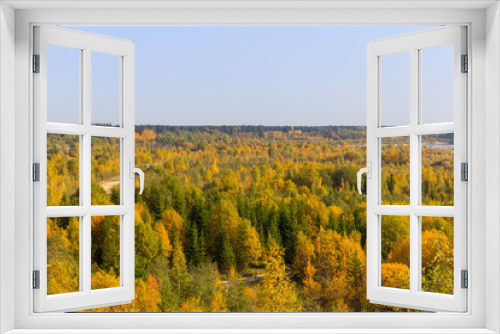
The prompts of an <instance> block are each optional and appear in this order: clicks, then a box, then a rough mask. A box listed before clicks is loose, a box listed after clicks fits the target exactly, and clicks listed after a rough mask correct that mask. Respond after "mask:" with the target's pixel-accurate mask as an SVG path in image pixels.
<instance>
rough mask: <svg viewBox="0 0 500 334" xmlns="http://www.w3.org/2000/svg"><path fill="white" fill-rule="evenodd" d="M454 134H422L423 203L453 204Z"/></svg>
mask: <svg viewBox="0 0 500 334" xmlns="http://www.w3.org/2000/svg"><path fill="white" fill-rule="evenodd" d="M453 140H454V135H453V133H448V134H442V135H425V136H421V143H422V205H440V206H453V199H454V143H453Z"/></svg>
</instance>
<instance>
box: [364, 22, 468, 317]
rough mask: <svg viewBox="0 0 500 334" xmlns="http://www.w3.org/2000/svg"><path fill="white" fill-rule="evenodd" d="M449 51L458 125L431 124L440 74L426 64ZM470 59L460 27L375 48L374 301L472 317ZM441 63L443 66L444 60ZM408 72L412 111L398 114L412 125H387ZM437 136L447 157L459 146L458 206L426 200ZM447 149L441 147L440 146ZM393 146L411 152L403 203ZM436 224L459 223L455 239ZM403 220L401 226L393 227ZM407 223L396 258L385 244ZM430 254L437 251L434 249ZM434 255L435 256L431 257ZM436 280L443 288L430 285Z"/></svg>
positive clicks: (455, 172)
mask: <svg viewBox="0 0 500 334" xmlns="http://www.w3.org/2000/svg"><path fill="white" fill-rule="evenodd" d="M445 47H446V48H448V50H451V51H450V52H449V57H448V58H446V59H447V60H446V59H445V60H446V63H445V64H444V65H443V66H444V67H447V66H449V69H450V70H449V73H450V74H449V78H450V80H449V85H450V87H445V88H447V89H449V92H450V101H451V102H450V103H449V104H448V106H449V109H450V111H449V113H450V115H452V116H451V117H450V120H451V122H442V123H441V122H428V120H429V119H436V117H435V116H436V115H430V116H429V115H426V116H425V119H424V118H423V117H422V114H423V113H425V112H427V113H428V112H429V108H427V105H425V103H424V99H425V98H427V96H428V94H430V93H429V90H428V89H427V90H426V88H427V87H426V86H425V85H427V84H428V83H429V81H428V80H429V78H430V79H431V80H432V75H433V74H434V73H429V71H428V72H426V73H425V75H426V77H425V80H423V72H424V71H425V70H428V68H424V67H423V61H424V60H425V61H426V62H427V61H429V60H430V61H432V57H433V55H435V54H436V53H433V52H432V51H433V50H437V49H438V48H445ZM466 54H467V48H466V27H458V26H454V27H443V28H438V29H431V30H428V31H424V32H417V33H412V34H406V35H401V36H396V37H391V38H384V39H380V40H374V41H371V42H370V43H369V44H368V48H367V57H368V59H367V70H368V76H367V85H368V87H367V94H368V96H367V104H368V106H367V113H368V115H367V162H368V166H367V168H366V169H364V171H366V172H367V298H368V299H369V300H370V302H372V303H376V304H383V305H389V306H398V307H408V308H413V309H421V310H430V311H458V312H462V311H466V298H467V290H466V289H465V288H463V286H462V277H463V275H465V274H466V272H463V271H465V270H466V269H467V262H466V248H467V247H466V245H467V237H466V224H467V200H466V196H467V194H466V190H467V182H465V181H466V180H463V177H462V175H461V174H462V171H464V172H465V170H464V169H465V168H466V165H465V166H464V165H463V163H467V138H466V128H467V125H466V124H467V118H466V110H467V74H466V72H467V71H468V69H467V63H465V62H464V61H466V60H467V57H466V56H465V55H466ZM394 55H400V56H401V57H407V58H406V59H407V60H408V61H407V66H406V65H405V66H399V67H398V69H397V70H394V71H392V72H391V69H390V67H391V62H390V59H391V58H390V57H392V56H394ZM384 58H385V59H384ZM436 61H437V60H436ZM439 61H441V63H442V62H443V59H441V58H440V60H439ZM426 64H427V63H426ZM452 66H453V68H452ZM403 72H406V73H407V78H408V80H409V83H407V87H409V88H408V89H409V92H408V101H409V106H406V104H405V105H404V107H403V108H401V109H399V110H397V113H408V114H409V121H408V123H407V124H401V125H399V124H398V125H395V124H394V123H396V122H394V123H391V122H390V121H387V119H388V117H389V116H388V114H389V112H388V113H387V114H386V115H385V116H386V117H384V110H389V109H390V108H389V107H390V106H388V105H390V102H387V101H388V100H390V99H391V98H395V96H390V94H391V93H392V91H395V90H397V89H392V91H391V89H386V90H384V87H385V86H384V83H385V82H386V81H384V80H386V79H388V77H390V76H391V75H392V76H394V75H400V74H402V73H403ZM384 75H385V77H384ZM400 86H401V85H400ZM403 86H404V85H403ZM451 86H452V87H451ZM393 88H394V87H393ZM400 88H401V87H400ZM423 92H425V94H427V95H425V94H423ZM431 93H435V92H431ZM443 108H444V107H443ZM423 109H425V112H424V110H423ZM436 109H437V112H436ZM393 111H394V110H393ZM443 111H444V110H443ZM439 112H440V110H439V108H435V109H434V110H433V111H432V112H431V113H436V114H437V113H439ZM426 120H427V122H425V121H426ZM429 138H446V139H447V141H446V144H447V145H442V147H445V148H444V149H443V152H444V150H446V149H448V150H450V147H451V150H452V154H453V155H454V156H453V157H452V158H449V160H448V162H446V164H447V165H445V166H448V167H449V172H448V174H449V175H444V177H445V178H446V179H448V180H451V187H454V188H453V189H452V190H451V191H450V196H451V195H453V199H452V201H451V202H450V201H449V202H447V203H444V202H443V203H439V202H438V204H436V202H434V203H433V202H432V201H430V202H429V200H428V196H427V195H426V196H427V197H426V198H425V201H424V196H423V190H422V189H423V184H424V180H423V179H425V178H427V177H428V176H426V175H424V174H422V173H423V167H422V166H423V159H428V158H427V156H426V155H425V154H427V153H424V150H425V149H427V148H428V147H433V148H435V147H434V146H432V144H429V143H431V142H430V141H429V140H428V139H429ZM450 138H451V141H450ZM435 144H436V143H435ZM391 145H392V146H391ZM398 145H399V146H400V147H399V149H398ZM439 145H440V143H439V142H438V143H437V146H436V147H438V146H439ZM389 147H392V149H393V152H400V153H399V154H402V153H401V152H406V153H407V158H408V164H407V165H406V166H403V165H402V166H400V167H399V168H400V169H404V168H408V170H409V173H408V174H409V175H406V178H407V179H408V180H407V181H408V183H407V184H408V186H409V187H407V189H408V188H409V189H408V190H407V194H404V191H405V190H403V187H402V188H401V189H400V190H399V191H400V192H401V196H400V200H395V199H394V198H392V199H391V200H388V199H387V198H386V197H384V196H385V195H384V193H385V192H384V187H388V181H387V180H388V178H387V177H388V175H389V177H392V175H390V174H391V172H390V171H384V168H386V166H384V159H385V158H384V157H385V155H384V154H385V152H386V151H385V150H387V149H388V148H389ZM405 147H406V148H405ZM426 152H427V151H426ZM438 152H440V151H438ZM423 154H424V155H423ZM448 157H449V155H448ZM444 160H445V159H443V161H442V162H440V163H441V165H440V163H436V162H434V164H428V165H427V167H426V170H427V171H426V173H428V172H429V168H430V169H435V170H436V171H437V170H438V169H439V168H441V170H446V168H444V169H443V168H442V166H443V164H444V163H445V162H444ZM408 166H409V167H408ZM360 172H361V171H360ZM430 172H432V171H430ZM396 173H398V172H396ZM400 173H402V172H401V171H400ZM403 174H404V173H403ZM398 177H400V181H401V178H404V177H402V176H401V175H399V176H398ZM426 182H427V181H426ZM427 186H428V185H426V187H427ZM393 191H396V192H397V191H398V190H394V189H393ZM439 191H440V190H437V192H436V193H439ZM441 191H442V190H441ZM426 194H427V193H426ZM429 220H432V221H448V222H449V221H451V222H452V223H451V226H452V227H451V230H450V231H448V232H447V236H442V237H441V235H444V233H443V232H442V231H439V227H429V226H428V222H429ZM395 221H397V222H398V224H399V226H396V225H397V224H394V225H391V222H395ZM402 224H403V225H404V224H407V231H408V233H407V234H406V235H404V237H400V238H399V239H397V240H396V241H395V242H394V244H397V246H396V247H398V249H399V255H396V253H395V252H396V251H394V249H395V247H394V245H393V248H392V250H391V252H393V253H392V254H389V253H388V251H387V249H384V247H386V246H385V245H386V242H385V241H386V240H384V238H388V237H387V235H389V234H391V233H392V232H394V231H392V232H391V229H398V228H399V229H400V230H401V229H402V227H401V226H402ZM424 229H425V230H424ZM394 233H399V232H394ZM408 241H409V245H408ZM405 247H406V250H405ZM432 247H434V248H432ZM430 248H432V249H433V251H429V249H430ZM429 254H433V257H432V258H429ZM391 257H392V258H391ZM424 262H425V263H424ZM405 266H407V267H405ZM404 268H406V270H405V269H404ZM408 271H409V272H408ZM433 275H434V276H433ZM432 279H435V282H432V281H431V282H429V280H432ZM408 280H409V282H408Z"/></svg>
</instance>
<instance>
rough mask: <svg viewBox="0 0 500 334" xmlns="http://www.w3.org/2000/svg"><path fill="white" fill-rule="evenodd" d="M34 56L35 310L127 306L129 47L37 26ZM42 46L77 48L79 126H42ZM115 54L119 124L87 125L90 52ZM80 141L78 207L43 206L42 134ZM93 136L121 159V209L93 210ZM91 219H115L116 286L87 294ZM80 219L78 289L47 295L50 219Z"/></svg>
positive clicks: (130, 282) (131, 250) (130, 248)
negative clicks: (114, 147)
mask: <svg viewBox="0 0 500 334" xmlns="http://www.w3.org/2000/svg"><path fill="white" fill-rule="evenodd" d="M33 40H34V54H37V55H39V57H40V58H39V59H40V64H39V73H36V75H34V76H33V84H34V96H33V97H34V99H33V103H34V111H35V112H34V118H33V121H34V127H33V130H34V139H35V140H34V145H33V146H34V147H33V152H34V162H35V163H39V166H40V171H39V174H40V175H39V178H40V180H39V181H38V182H36V183H35V184H34V185H33V192H34V196H33V203H34V215H33V222H34V224H33V225H34V238H35V239H34V248H33V249H34V258H33V264H34V270H38V271H39V273H40V274H39V280H40V281H39V289H34V295H35V296H34V310H35V312H53V311H73V310H82V309H88V308H92V307H102V306H110V305H119V304H128V303H130V301H131V300H132V299H134V298H135V290H134V287H135V259H134V254H135V243H134V241H135V236H134V230H135V215H134V212H135V204H134V200H135V191H134V183H135V182H134V179H132V178H131V177H130V176H132V177H134V174H133V172H132V170H131V169H132V168H133V164H134V162H135V117H134V116H135V115H134V44H133V43H131V42H130V41H127V40H123V39H119V38H113V37H108V36H101V35H97V34H90V33H86V32H82V31H76V30H71V29H65V28H60V27H51V26H48V27H47V26H35V27H34V38H33ZM47 45H58V46H60V47H66V48H73V49H74V50H78V51H79V54H80V55H79V57H80V68H81V77H80V78H79V80H80V96H81V101H80V117H79V119H80V121H79V124H65V123H53V122H47V90H48V87H47V74H48V73H47ZM93 52H100V53H102V54H108V55H114V56H116V57H117V58H118V59H119V62H120V63H119V64H120V77H119V78H117V81H118V82H117V83H118V84H119V86H120V96H119V101H120V107H119V108H120V111H119V119H120V124H119V127H104V126H93V125H92V120H91V118H92V112H91V91H92V89H91V86H92V78H91V75H92V70H91V62H92V53H93ZM48 134H60V135H73V136H78V137H79V143H80V144H79V145H80V150H79V151H80V163H79V171H80V172H79V184H80V187H79V192H80V205H78V206H49V207H48V206H47V135H48ZM93 137H104V138H117V139H118V140H119V142H120V144H119V147H120V148H119V150H120V152H119V154H120V204H119V205H91V189H90V187H91V178H92V171H91V160H92V143H91V140H92V138H93ZM92 216H119V217H120V286H118V287H113V288H108V289H98V290H92V288H91V281H92V273H91V264H92V263H91V261H92V260H91V246H92V231H91V229H92V228H91V217H92ZM53 217H79V221H80V225H79V232H80V233H79V236H80V240H79V250H80V254H79V259H80V261H79V290H78V291H77V292H71V293H61V294H56V295H47V290H48V287H47V224H46V223H45V222H46V220H47V218H53Z"/></svg>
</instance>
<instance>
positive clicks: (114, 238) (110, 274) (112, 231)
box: [91, 216, 120, 290]
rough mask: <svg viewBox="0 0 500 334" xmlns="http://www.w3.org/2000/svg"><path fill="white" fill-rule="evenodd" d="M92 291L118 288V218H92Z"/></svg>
mask: <svg viewBox="0 0 500 334" xmlns="http://www.w3.org/2000/svg"><path fill="white" fill-rule="evenodd" d="M91 281H92V283H91V285H92V290H98V289H106V288H116V287H119V286H120V216H93V217H92V279H91Z"/></svg>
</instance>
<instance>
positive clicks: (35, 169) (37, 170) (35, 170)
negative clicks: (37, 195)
mask: <svg viewBox="0 0 500 334" xmlns="http://www.w3.org/2000/svg"><path fill="white" fill-rule="evenodd" d="M33 181H34V182H40V163H38V162H35V163H34V164H33Z"/></svg>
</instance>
